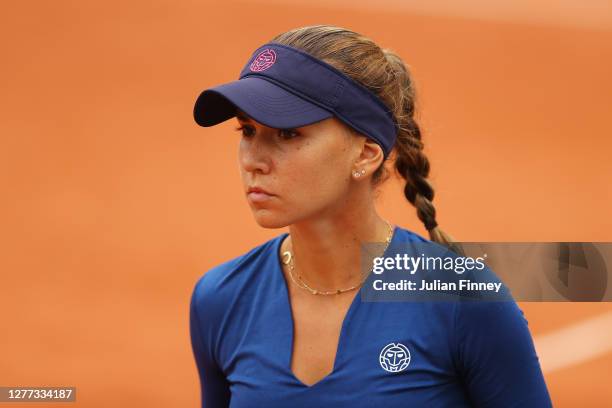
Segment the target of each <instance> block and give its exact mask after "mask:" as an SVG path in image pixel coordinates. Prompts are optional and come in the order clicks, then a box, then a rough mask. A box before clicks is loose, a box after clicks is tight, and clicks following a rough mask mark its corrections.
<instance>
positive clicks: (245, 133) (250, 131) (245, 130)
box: [236, 126, 254, 137]
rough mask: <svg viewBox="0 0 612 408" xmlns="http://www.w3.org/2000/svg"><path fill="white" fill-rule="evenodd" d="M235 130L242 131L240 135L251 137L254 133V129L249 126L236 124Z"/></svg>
mask: <svg viewBox="0 0 612 408" xmlns="http://www.w3.org/2000/svg"><path fill="white" fill-rule="evenodd" d="M236 131H238V132H239V131H242V136H244V137H251V136H253V133H254V129H253V128H252V127H251V126H238V127H237V128H236Z"/></svg>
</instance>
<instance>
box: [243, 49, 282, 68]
mask: <svg viewBox="0 0 612 408" xmlns="http://www.w3.org/2000/svg"><path fill="white" fill-rule="evenodd" d="M275 62H276V53H275V52H274V50H272V49H270V48H266V49H265V50H263V51H262V52H260V53H259V54H257V56H256V57H255V59H254V60H253V62H252V63H251V66H250V67H249V68H250V69H251V71H254V72H260V71H264V70H266V69H268V68H270V67H271V66H272V65H274V63H275Z"/></svg>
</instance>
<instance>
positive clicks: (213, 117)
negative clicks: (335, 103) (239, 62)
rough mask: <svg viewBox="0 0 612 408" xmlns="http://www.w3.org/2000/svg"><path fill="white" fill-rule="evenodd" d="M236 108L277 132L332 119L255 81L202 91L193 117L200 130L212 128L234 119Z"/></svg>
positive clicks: (268, 84)
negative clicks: (201, 128)
mask: <svg viewBox="0 0 612 408" xmlns="http://www.w3.org/2000/svg"><path fill="white" fill-rule="evenodd" d="M237 108H238V109H240V110H241V111H243V112H244V113H246V114H247V115H248V116H249V117H251V118H253V119H254V120H255V121H257V122H259V123H261V124H263V125H265V126H269V127H272V128H278V129H288V128H295V127H300V126H306V125H310V124H313V123H316V122H319V121H321V120H324V119H327V118H330V117H332V116H334V114H333V113H332V112H330V111H328V110H326V109H323V108H322V107H320V106H318V105H317V104H315V103H312V102H310V101H307V100H305V99H303V98H301V97H299V96H297V95H295V94H293V93H291V92H289V91H287V90H285V89H284V88H282V87H280V86H278V85H276V84H274V83H272V82H270V81H267V80H265V79H262V78H257V77H246V78H243V79H240V80H237V81H233V82H229V83H226V84H223V85H219V86H216V87H214V88H210V89H207V90H205V91H203V92H202V93H201V94H200V96H199V97H198V99H197V100H196V103H195V106H194V109H193V116H194V119H195V121H196V123H197V124H198V125H200V126H204V127H208V126H214V125H216V124H219V123H221V122H224V121H226V120H228V119H230V118H232V117H234V116H235V115H236V112H237Z"/></svg>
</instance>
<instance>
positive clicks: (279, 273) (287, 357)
mask: <svg viewBox="0 0 612 408" xmlns="http://www.w3.org/2000/svg"><path fill="white" fill-rule="evenodd" d="M398 228H399V227H398V226H397V225H393V232H392V234H391V241H390V242H389V245H387V248H386V249H385V251H384V252H383V255H382V256H387V255H388V251H389V249H390V248H391V246H392V244H393V242H394V241H395V240H396V236H397V230H398ZM287 236H289V233H288V232H285V233H283V234H281V235H279V236H278V237H277V239H276V243H275V245H273V248H274V254H275V255H274V258H275V262H274V273H273V275H274V277H275V279H276V278H278V279H281V281H280V285H279V286H280V287H281V288H282V289H281V290H282V291H283V294H282V300H283V304H282V307H283V309H284V311H288V312H289V317H288V321H289V323H290V326H291V327H290V330H289V333H290V337H289V344H288V346H287V347H285V346H283V347H284V349H285V350H288V352H287V353H285V350H283V355H284V358H283V369H284V370H285V371H286V373H287V375H289V377H291V380H292V381H293V382H295V383H296V384H297V385H298V386H300V387H303V388H306V389H313V388H315V387H317V386H320V384H323V383H324V382H326V381H327V380H329V378H330V377H332V376H333V375H334V374H336V373H337V368H338V364H339V362H340V361H341V358H342V350H343V340H344V338H345V337H346V331H347V330H348V329H347V326H348V324H349V322H350V320H351V319H352V317H353V315H354V314H355V313H356V310H357V307H358V306H359V304H361V290H362V289H363V286H361V287H360V288H359V290H358V291H357V293H355V295H354V297H353V300H352V301H351V304H350V306H349V308H348V310H347V312H346V314H345V315H344V319H343V320H342V326H341V328H340V335H339V336H338V344H337V345H336V355H335V357H334V364H333V367H332V370H331V371H330V372H329V374H327V375H326V376H325V377H323V378H321V379H320V380H319V381H317V382H315V383H314V384H312V385H308V384H305V383H304V382H302V381H301V380H300V379H299V378H297V377H296V375H295V374H294V373H293V370H291V358H292V357H293V345H294V344H293V343H294V338H295V322H294V319H293V310H292V307H291V300H290V299H289V283H288V282H287V279H286V278H285V274H284V273H283V267H282V258H281V255H280V248H281V245H282V243H283V241H284V240H285V239H286V238H287ZM371 273H372V271H370V274H371ZM366 281H367V279H366ZM283 344H285V342H283Z"/></svg>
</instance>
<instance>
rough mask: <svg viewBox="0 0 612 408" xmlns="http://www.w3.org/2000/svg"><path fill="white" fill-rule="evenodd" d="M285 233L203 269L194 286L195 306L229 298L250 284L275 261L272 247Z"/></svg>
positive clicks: (273, 247) (217, 302)
mask: <svg viewBox="0 0 612 408" xmlns="http://www.w3.org/2000/svg"><path fill="white" fill-rule="evenodd" d="M285 235H286V234H280V235H278V236H276V237H274V238H272V239H270V240H268V241H266V242H264V243H263V244H261V245H258V246H256V247H254V248H252V249H250V250H249V251H247V252H245V253H243V254H241V255H239V256H236V257H234V258H232V259H230V260H228V261H225V262H223V263H221V264H219V265H216V266H214V267H212V268H211V269H209V270H208V271H206V272H205V273H204V274H203V275H201V276H200V277H199V278H198V279H197V281H196V283H195V286H194V288H193V293H192V302H193V303H194V304H195V306H196V307H199V306H202V304H203V303H207V304H208V305H210V306H211V307H212V306H214V305H215V304H217V305H219V304H220V303H221V304H223V303H226V302H228V301H231V297H233V296H235V295H236V294H237V293H238V292H239V291H240V289H241V287H243V286H245V285H247V284H248V283H252V282H253V278H257V277H258V275H261V273H262V272H264V271H265V270H266V265H270V264H271V263H272V262H276V261H277V253H276V251H275V248H276V247H277V244H278V243H279V241H281V240H282V238H284V236H285ZM221 306H222V305H221Z"/></svg>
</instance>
